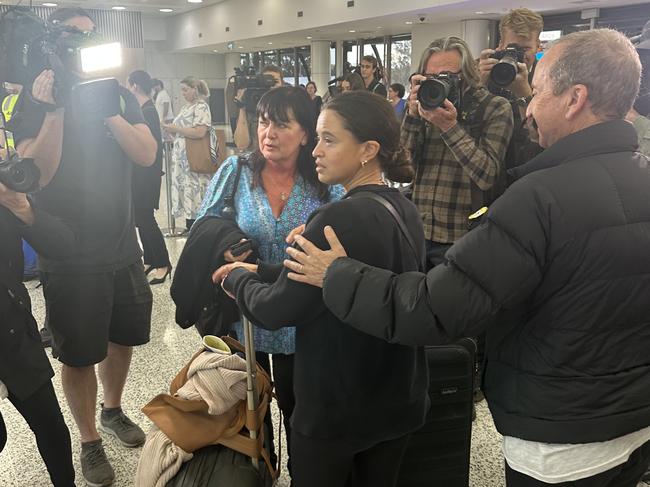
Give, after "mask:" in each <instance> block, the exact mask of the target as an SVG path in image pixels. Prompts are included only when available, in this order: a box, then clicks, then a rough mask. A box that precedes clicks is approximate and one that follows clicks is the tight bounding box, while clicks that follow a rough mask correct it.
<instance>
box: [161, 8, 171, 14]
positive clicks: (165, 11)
mask: <svg viewBox="0 0 650 487" xmlns="http://www.w3.org/2000/svg"><path fill="white" fill-rule="evenodd" d="M160 11H161V12H163V13H166V14H168V13H169V12H173V11H174V9H173V8H161V9H160Z"/></svg>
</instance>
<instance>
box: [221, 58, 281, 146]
mask: <svg viewBox="0 0 650 487" xmlns="http://www.w3.org/2000/svg"><path fill="white" fill-rule="evenodd" d="M262 74H267V75H270V76H273V79H274V80H275V86H274V87H278V86H284V80H283V79H282V70H281V69H280V68H278V67H277V66H274V65H273V64H267V65H266V66H264V68H263V69H262ZM245 96H246V88H241V89H239V90H237V95H236V96H235V103H236V104H237V105H238V106H239V116H238V117H237V126H236V128H235V133H234V134H233V138H234V140H235V145H236V146H237V149H239V150H240V151H249V152H255V151H256V150H257V149H258V144H257V116H256V114H255V111H250V112H249V111H248V110H247V104H246V102H245V98H244V97H245ZM250 108H255V107H250ZM249 120H250V121H249ZM251 121H252V122H251Z"/></svg>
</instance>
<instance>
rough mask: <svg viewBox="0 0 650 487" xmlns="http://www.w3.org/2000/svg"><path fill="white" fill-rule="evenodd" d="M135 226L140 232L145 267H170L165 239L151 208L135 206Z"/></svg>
mask: <svg viewBox="0 0 650 487" xmlns="http://www.w3.org/2000/svg"><path fill="white" fill-rule="evenodd" d="M135 226H136V227H138V231H139V232H140V240H141V241H142V250H143V251H144V263H145V265H149V266H151V267H153V268H159V267H169V266H171V263H170V262H169V253H168V252H167V247H166V246H165V238H164V237H163V234H162V232H161V231H160V227H159V226H158V222H157V221H156V217H155V216H154V209H153V207H143V206H139V205H137V204H136V205H135Z"/></svg>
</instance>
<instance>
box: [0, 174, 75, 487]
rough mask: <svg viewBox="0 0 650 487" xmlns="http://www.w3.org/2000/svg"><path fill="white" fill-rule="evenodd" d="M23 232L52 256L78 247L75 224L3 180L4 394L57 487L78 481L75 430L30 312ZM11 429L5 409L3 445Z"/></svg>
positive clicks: (0, 378)
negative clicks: (72, 226)
mask: <svg viewBox="0 0 650 487" xmlns="http://www.w3.org/2000/svg"><path fill="white" fill-rule="evenodd" d="M21 237H24V238H25V239H27V240H28V242H29V243H30V244H31V245H32V246H33V247H34V248H35V249H36V250H37V251H38V253H39V255H44V256H47V257H59V256H64V255H66V254H67V253H69V252H70V250H71V249H73V248H74V236H73V234H72V232H71V231H70V229H68V228H67V227H65V226H64V225H63V224H62V223H61V222H59V221H57V220H55V219H54V218H52V217H51V216H49V215H47V214H45V213H43V212H41V211H39V210H35V209H32V207H31V205H30V204H29V202H28V201H27V198H26V196H25V195H24V194H21V193H20V194H19V193H15V192H13V191H10V190H8V189H7V188H6V187H5V186H4V185H2V184H1V183H0V384H1V385H0V398H1V397H3V396H4V395H5V393H6V394H8V397H9V401H11V403H12V404H13V406H14V407H15V408H16V410H18V412H19V413H20V414H21V415H22V416H23V418H25V421H27V424H29V427H30V429H31V430H32V431H33V432H34V436H35V437H36V444H37V446H38V451H39V452H40V454H41V457H42V458H43V461H44V462H45V465H46V467H47V470H48V472H49V474H50V479H51V481H52V484H53V485H54V486H55V487H74V485H75V483H74V477H75V472H74V467H73V465H72V446H71V444H70V433H69V431H68V427H67V426H66V424H65V421H64V419H63V415H62V414H61V409H60V407H59V403H58V401H57V398H56V395H55V393H54V387H53V386H52V381H51V378H52V376H53V375H54V372H53V371H52V367H51V366H50V362H49V361H48V359H47V356H46V355H45V351H44V350H43V346H42V345H41V339H40V336H39V334H38V328H37V326H36V321H35V320H34V317H33V316H32V313H31V304H30V299H29V293H28V292H27V289H26V288H25V286H24V285H23V283H22V276H23V255H22V246H21ZM6 441H7V431H6V429H5V424H4V421H3V419H2V415H0V451H2V449H3V448H4V446H5V443H6Z"/></svg>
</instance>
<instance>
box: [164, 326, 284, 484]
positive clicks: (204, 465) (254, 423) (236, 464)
mask: <svg viewBox="0 0 650 487" xmlns="http://www.w3.org/2000/svg"><path fill="white" fill-rule="evenodd" d="M242 323H243V328H244V352H245V355H246V375H247V378H246V382H247V397H246V405H247V417H246V426H245V430H246V431H242V433H241V434H240V435H238V436H242V438H235V439H233V440H232V441H230V442H227V443H226V444H231V445H233V448H234V447H235V445H239V444H241V443H243V442H244V441H245V439H244V438H243V435H244V434H246V435H248V436H249V437H250V439H251V440H252V442H253V443H255V444H256V445H259V448H258V449H257V451H254V452H253V453H251V455H250V456H249V455H244V454H243V453H240V452H238V451H235V450H234V449H232V448H228V447H227V446H224V445H223V444H222V445H213V446H207V447H204V448H201V449H200V450H197V451H195V452H194V457H193V458H192V459H191V460H190V461H188V462H185V463H184V464H183V466H182V467H181V469H180V471H179V472H178V473H177V474H176V475H175V476H174V478H173V479H172V480H171V481H169V482H168V483H167V487H270V486H272V485H273V483H274V481H275V478H276V477H277V473H276V472H274V473H271V471H270V466H269V464H268V450H269V445H268V441H265V442H264V444H263V445H262V443H261V442H260V441H258V440H259V439H261V438H260V435H262V438H268V435H264V434H263V431H264V430H263V428H264V423H263V421H262V420H261V419H260V416H261V417H263V416H264V414H260V413H259V411H258V407H259V406H260V402H259V395H258V391H257V379H256V374H257V364H256V362H255V346H254V344H253V327H252V324H251V322H250V321H249V320H248V319H247V318H245V317H243V319H242ZM224 340H225V341H226V343H228V345H229V346H230V347H231V349H233V350H236V345H238V343H237V342H235V341H234V340H232V339H230V338H229V337H224ZM269 399H270V398H269ZM269 407H270V403H269ZM264 409H265V408H264ZM261 449H264V450H265V451H264V452H263V451H262V450H261ZM263 457H266V458H265V459H264V458H263Z"/></svg>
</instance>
